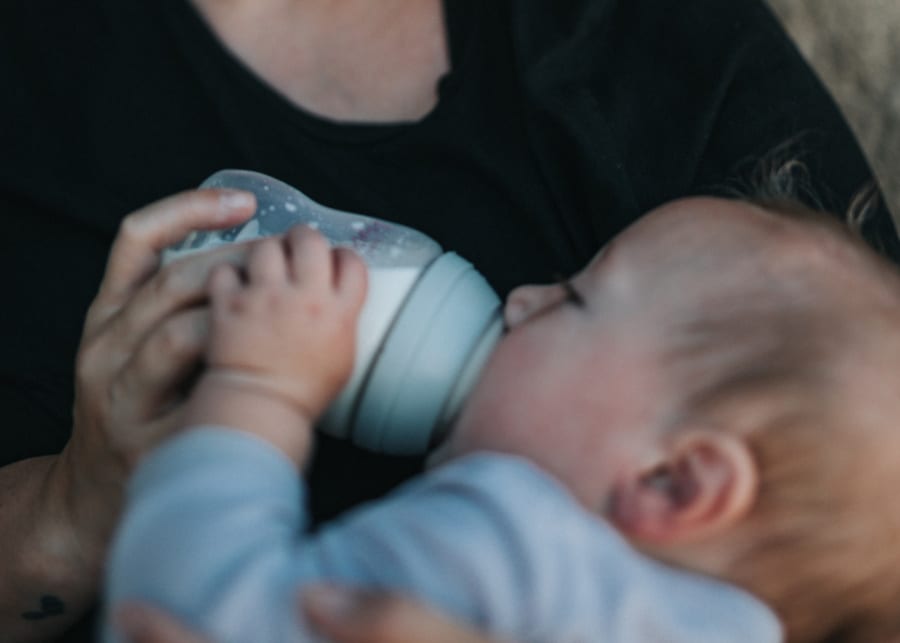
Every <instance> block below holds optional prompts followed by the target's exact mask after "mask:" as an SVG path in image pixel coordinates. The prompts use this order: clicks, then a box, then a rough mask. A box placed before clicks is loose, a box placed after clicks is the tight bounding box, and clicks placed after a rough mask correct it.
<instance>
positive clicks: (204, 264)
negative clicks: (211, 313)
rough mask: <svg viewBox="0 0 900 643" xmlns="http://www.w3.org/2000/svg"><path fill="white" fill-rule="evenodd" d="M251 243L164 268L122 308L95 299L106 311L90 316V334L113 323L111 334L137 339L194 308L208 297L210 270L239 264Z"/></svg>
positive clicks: (185, 260)
mask: <svg viewBox="0 0 900 643" xmlns="http://www.w3.org/2000/svg"><path fill="white" fill-rule="evenodd" d="M252 245H253V244H252V243H251V244H235V245H227V246H222V247H220V248H216V249H214V250H210V251H208V252H200V253H197V254H194V255H190V256H187V257H183V258H181V259H179V260H177V261H174V262H172V263H171V264H169V265H167V266H165V267H164V268H163V269H162V270H160V271H159V272H157V273H156V274H155V275H153V277H151V278H150V280H149V281H147V282H146V283H145V284H144V285H143V286H141V287H140V288H139V289H138V291H137V292H136V293H135V294H134V295H133V296H132V297H131V299H130V300H129V301H128V303H127V304H126V305H124V307H123V303H122V302H121V301H115V302H105V301H103V300H98V301H97V302H95V304H96V305H98V306H104V305H105V309H103V310H101V309H99V308H98V309H97V310H95V311H93V315H92V316H89V319H90V321H89V325H90V326H89V328H87V327H86V330H88V331H89V332H95V331H96V330H97V328H98V327H99V326H101V325H102V324H103V323H105V322H106V321H108V320H109V319H110V317H115V319H114V320H112V324H113V328H112V332H113V333H114V334H115V335H117V336H119V337H126V338H127V337H131V338H140V337H143V335H144V333H145V332H146V330H147V329H148V328H152V327H153V326H155V325H156V324H158V323H159V322H160V321H162V320H163V319H164V318H166V317H168V316H169V315H171V314H172V313H174V312H175V311H177V310H179V309H182V308H186V307H189V306H194V305H196V304H199V303H201V302H203V301H204V300H205V299H206V298H207V294H208V292H207V284H208V281H209V275H210V273H211V272H212V270H213V269H214V268H215V267H216V266H218V265H221V264H223V263H228V264H231V265H242V264H243V263H244V262H245V260H246V255H247V253H248V252H249V248H250V247H251V246H252Z"/></svg>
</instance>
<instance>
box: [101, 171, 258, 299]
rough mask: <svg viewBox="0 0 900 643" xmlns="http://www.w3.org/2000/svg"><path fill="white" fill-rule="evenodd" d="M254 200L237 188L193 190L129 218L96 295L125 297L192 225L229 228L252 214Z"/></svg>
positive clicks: (121, 226) (147, 207)
mask: <svg viewBox="0 0 900 643" xmlns="http://www.w3.org/2000/svg"><path fill="white" fill-rule="evenodd" d="M255 204H256V199H255V197H254V196H253V194H251V193H249V192H242V191H237V190H224V189H215V190H190V191H187V192H181V193H179V194H175V195H173V196H170V197H167V198H165V199H162V200H160V201H157V202H155V203H152V204H150V205H148V206H146V207H144V208H142V209H140V210H138V211H136V212H134V213H132V214H130V215H128V216H127V217H125V219H124V220H123V221H122V223H121V225H120V227H119V234H118V235H117V237H116V240H115V242H114V243H113V246H112V249H111V250H110V255H109V260H108V262H107V266H106V274H105V276H104V279H103V282H102V283H101V284H100V292H99V294H98V296H103V297H127V296H128V295H130V294H131V293H132V292H133V291H134V289H135V288H136V287H137V286H139V285H140V284H141V283H143V282H144V281H145V280H146V279H147V278H148V277H149V276H150V275H151V274H152V273H153V272H154V271H155V270H156V268H157V266H158V265H159V254H160V253H161V252H162V250H163V249H165V248H166V247H168V246H170V245H172V244H173V243H175V242H176V241H179V240H180V239H182V238H184V237H185V236H187V234H188V233H190V232H191V231H193V230H207V229H218V228H227V227H230V226H233V225H237V224H238V223H240V222H241V221H244V220H246V219H247V218H249V217H250V215H251V214H252V213H253V211H254V209H255Z"/></svg>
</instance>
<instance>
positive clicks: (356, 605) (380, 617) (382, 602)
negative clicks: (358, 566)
mask: <svg viewBox="0 0 900 643" xmlns="http://www.w3.org/2000/svg"><path fill="white" fill-rule="evenodd" d="M302 609H303V611H304V614H305V615H306V618H307V619H308V621H309V623H310V624H311V625H312V626H313V627H314V628H315V629H316V631H317V632H318V633H319V634H322V635H323V636H325V637H326V638H327V639H328V640H329V641H332V642H333V643H417V642H419V641H428V642H429V643H492V641H491V640H490V639H487V638H485V637H483V636H481V635H480V634H478V633H477V632H474V631H472V630H471V629H469V628H467V627H465V626H462V625H458V624H455V623H453V622H451V621H450V620H448V619H447V618H446V617H444V616H441V615H440V614H437V613H436V612H434V611H432V610H430V609H428V608H426V607H424V606H422V605H420V604H418V603H416V602H414V601H411V600H409V599H406V598H401V597H398V596H395V595H390V594H385V593H381V592H370V591H361V590H350V589H346V588H338V587H334V586H320V587H316V588H311V589H308V590H307V591H306V592H305V593H304V594H303V598H302Z"/></svg>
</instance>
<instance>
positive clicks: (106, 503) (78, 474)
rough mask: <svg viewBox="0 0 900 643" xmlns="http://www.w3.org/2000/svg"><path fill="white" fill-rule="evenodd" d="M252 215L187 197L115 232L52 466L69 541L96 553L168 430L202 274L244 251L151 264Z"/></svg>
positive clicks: (246, 209) (195, 331)
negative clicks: (193, 238) (65, 505)
mask: <svg viewBox="0 0 900 643" xmlns="http://www.w3.org/2000/svg"><path fill="white" fill-rule="evenodd" d="M253 210H254V199H253V195H252V194H248V193H244V192H235V191H231V190H194V191H189V192H184V193H181V194H178V195H175V196H172V197H169V198H166V199H163V200H161V201H158V202H156V203H153V204H151V205H149V206H147V207H145V208H143V209H141V210H139V211H137V212H135V213H133V214H131V215H129V216H127V217H126V218H125V219H124V220H123V222H122V224H121V227H120V229H119V233H118V235H117V237H116V239H115V241H114V243H113V246H112V249H111V252H110V256H109V261H108V263H107V268H106V274H105V276H104V278H103V281H102V283H101V285H100V289H99V292H98V294H97V297H96V298H95V300H94V301H93V303H92V304H91V306H90V308H89V310H88V313H87V318H86V321H85V326H84V331H83V335H82V340H81V345H80V347H79V350H78V356H77V363H76V382H75V407H74V427H73V433H72V437H71V438H70V440H69V443H68V444H67V445H66V447H65V449H64V451H63V453H62V454H61V456H60V459H59V463H60V469H61V471H62V472H63V474H64V483H65V484H66V485H67V489H68V491H67V497H68V498H69V499H70V500H69V504H70V507H69V514H70V517H71V520H72V522H73V528H74V532H75V533H76V534H78V535H79V537H81V539H82V540H83V542H84V543H85V544H86V545H88V544H93V545H94V546H96V547H101V548H102V547H105V539H106V536H108V533H109V531H110V530H111V528H112V525H113V524H114V521H115V519H116V517H117V513H118V505H119V502H120V500H121V493H122V489H123V487H124V482H125V480H126V478H127V475H128V473H129V472H130V470H131V468H132V467H133V465H134V463H135V462H136V461H137V459H138V458H139V457H140V456H141V454H142V453H144V452H145V451H146V450H147V449H148V448H149V447H151V446H152V445H153V444H155V443H156V442H157V441H159V440H160V439H161V438H163V437H164V436H166V435H168V434H169V433H171V432H172V431H173V430H174V429H175V428H176V427H177V425H178V421H179V414H180V411H181V406H180V404H179V399H180V394H181V393H182V391H180V390H179V389H180V388H183V387H184V385H185V382H186V380H187V379H189V377H190V375H191V373H192V371H193V370H194V369H196V368H197V366H198V363H199V359H200V356H201V354H202V351H203V348H204V346H205V334H206V323H207V322H206V318H207V313H206V310H205V308H204V307H203V306H202V304H203V303H204V298H205V292H206V281H207V278H208V273H209V272H210V270H211V269H212V268H213V267H215V266H216V265H218V264H220V263H222V262H225V261H231V262H236V261H239V260H240V257H241V256H242V255H243V253H245V252H246V249H245V248H244V247H241V246H230V247H228V246H226V247H224V248H222V249H219V250H217V251H214V252H209V253H199V254H197V255H193V256H189V257H187V258H184V259H182V260H179V261H176V262H173V263H172V264H170V265H167V266H166V267H164V268H162V269H160V254H161V252H162V250H163V249H164V248H166V247H167V246H169V245H171V244H173V243H175V242H176V241H178V240H180V239H181V238H183V237H184V236H186V235H187V234H188V233H189V232H190V231H192V230H195V229H213V228H225V227H229V226H232V225H235V224H237V223H240V222H241V221H243V220H246V219H247V218H248V217H249V216H250V215H251V214H252V212H253ZM100 516H104V517H107V519H106V520H101V521H98V520H97V518H98V517H100ZM88 557H89V558H90V557H91V556H88Z"/></svg>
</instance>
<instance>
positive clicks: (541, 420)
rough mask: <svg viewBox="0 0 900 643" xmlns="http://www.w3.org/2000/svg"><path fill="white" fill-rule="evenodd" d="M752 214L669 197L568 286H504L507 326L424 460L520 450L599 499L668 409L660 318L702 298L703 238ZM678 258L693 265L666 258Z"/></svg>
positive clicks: (636, 461)
mask: <svg viewBox="0 0 900 643" xmlns="http://www.w3.org/2000/svg"><path fill="white" fill-rule="evenodd" d="M754 218H760V214H759V211H758V209H757V208H755V207H753V206H750V205H747V204H744V203H739V202H733V201H727V200H721V199H688V200H683V201H678V202H673V203H671V204H667V205H665V206H663V207H661V208H659V209H657V210H655V211H653V212H651V213H649V214H647V215H645V216H644V217H642V218H641V219H640V220H639V221H638V222H636V223H635V224H634V225H632V226H631V227H630V228H628V229H627V230H625V231H624V232H623V233H622V234H620V235H619V236H618V237H616V238H615V239H614V240H613V241H611V242H610V243H609V244H608V245H607V246H606V247H605V248H604V249H603V250H601V251H600V252H599V253H598V254H597V256H595V257H594V259H593V260H592V261H591V262H590V263H589V264H588V265H587V266H586V267H585V268H584V269H583V270H581V271H580V272H579V273H577V274H576V275H574V276H573V277H572V278H571V280H570V282H569V285H570V287H571V288H570V289H569V288H567V287H566V286H565V285H562V284H555V285H548V286H523V287H520V288H518V289H516V290H514V291H513V292H512V293H510V295H509V298H508V299H507V302H506V306H505V310H504V315H505V318H506V322H507V326H508V327H509V331H508V333H507V334H506V335H505V336H504V337H503V339H502V340H501V342H500V344H499V345H498V347H497V349H496V351H495V352H494V354H493V355H492V356H491V359H490V360H489V362H488V364H487V366H486V367H485V370H484V371H483V373H482V376H481V379H480V380H479V383H478V385H477V386H476V389H475V391H474V392H473V394H472V396H471V398H470V399H469V401H468V403H467V404H466V406H465V408H464V409H463V412H462V413H461V415H460V418H459V420H458V422H457V424H456V426H455V429H454V431H453V432H452V433H451V435H450V437H449V438H448V440H447V442H446V443H445V444H444V446H443V447H442V448H441V449H439V451H438V452H437V453H436V454H435V456H434V457H433V460H432V462H433V463H437V462H441V461H443V460H446V459H448V458H451V457H455V456H458V455H462V454H465V453H468V452H472V451H478V450H495V451H503V452H509V453H515V454H520V455H523V456H525V457H528V458H529V459H531V460H533V461H536V462H537V463H538V464H540V465H541V466H543V467H544V468H545V469H546V470H549V471H550V472H552V473H554V474H556V475H557V477H559V478H560V479H562V480H563V482H565V483H566V484H567V485H568V487H569V488H570V489H571V490H572V491H573V492H574V493H575V494H576V496H578V497H579V499H581V500H582V501H583V502H584V503H585V504H586V505H588V506H593V507H596V508H599V507H600V506H601V505H602V503H603V502H604V499H605V498H607V494H608V492H609V489H610V488H611V485H612V484H613V483H614V482H615V481H616V479H617V478H618V477H619V476H626V475H628V474H629V473H632V472H633V470H634V469H636V468H639V467H640V466H641V460H642V458H643V456H644V455H646V454H647V453H648V450H649V449H653V448H654V443H655V441H656V440H658V438H659V435H660V431H659V429H658V428H657V427H660V426H662V424H663V423H664V420H665V419H666V414H667V413H672V412H673V406H672V403H673V402H674V400H675V397H674V395H673V393H674V392H675V390H676V389H675V387H676V386H677V382H671V381H668V379H667V378H666V377H665V373H664V369H663V368H662V366H663V364H662V360H661V359H660V357H659V355H660V350H659V347H660V346H661V345H662V342H663V341H664V340H665V334H666V333H665V328H666V320H667V319H671V316H672V315H675V314H678V311H679V310H685V307H689V306H697V305H700V301H701V300H700V299H699V298H698V296H697V297H695V296H694V293H695V291H697V290H698V283H697V274H698V271H699V272H700V274H707V270H708V269H710V265H709V264H710V259H709V257H706V256H699V255H700V254H702V252H700V251H702V249H703V248H704V247H709V246H708V245H707V246H704V245H703V239H704V238H705V239H706V240H707V242H708V244H722V243H723V241H722V240H723V239H725V238H727V237H728V236H729V235H730V234H731V233H732V232H734V233H735V234H736V235H737V236H740V229H741V228H745V227H746V226H747V225H748V223H749V225H754V221H753V219H754ZM732 228H734V229H733V230H732ZM731 236H735V235H731ZM698 244H699V245H698ZM698 248H699V249H700V251H698ZM719 254H721V253H719ZM725 259H726V260H727V255H726V256H725ZM697 262H699V265H698V264H697ZM683 265H697V269H696V270H681V269H680V268H679V269H674V268H675V267H680V266H683ZM712 272H715V270H714V269H712ZM706 281H708V280H706ZM699 290H703V289H702V288H699ZM572 291H574V293H576V295H577V297H573V296H572ZM579 300H580V301H579Z"/></svg>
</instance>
